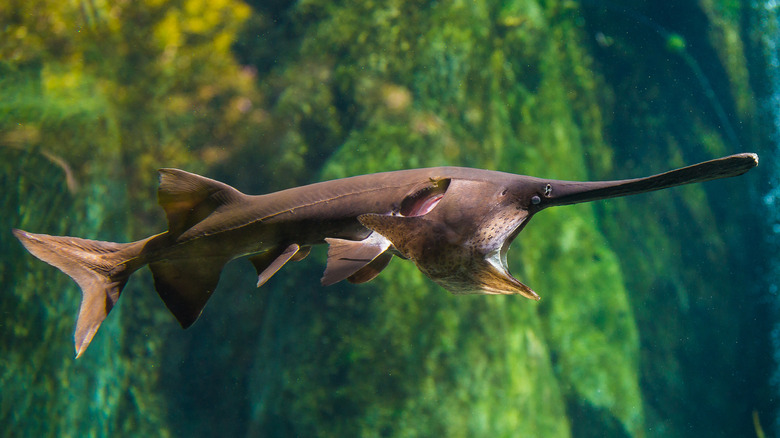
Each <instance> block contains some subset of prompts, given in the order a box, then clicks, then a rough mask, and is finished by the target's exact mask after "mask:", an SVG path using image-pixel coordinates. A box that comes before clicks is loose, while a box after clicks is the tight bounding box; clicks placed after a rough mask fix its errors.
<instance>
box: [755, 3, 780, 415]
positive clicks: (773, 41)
mask: <svg viewBox="0 0 780 438" xmlns="http://www.w3.org/2000/svg"><path fill="white" fill-rule="evenodd" d="M754 7H755V8H756V10H757V11H758V16H759V17H760V32H761V34H762V35H763V38H762V39H761V42H762V43H763V47H764V57H765V61H766V65H767V70H768V71H767V77H768V79H769V85H768V87H767V88H768V95H767V96H766V97H765V98H764V99H763V100H762V101H761V107H762V109H764V110H765V111H766V113H767V114H768V116H767V118H768V119H769V120H770V121H771V127H770V129H769V131H770V133H771V134H770V136H771V141H772V145H773V150H772V151H771V152H770V153H772V154H774V157H777V154H778V152H780V3H778V2H776V1H766V2H757V3H756V4H755V5H754ZM770 172H771V188H770V190H769V191H768V193H767V194H766V195H765V197H764V203H765V205H766V208H767V213H768V214H767V218H768V222H769V226H770V227H771V232H772V235H770V236H768V240H769V243H770V246H771V248H772V249H773V251H772V254H775V256H774V257H771V258H770V260H769V271H768V278H767V284H768V288H769V293H770V296H772V297H774V298H775V300H777V297H778V296H779V295H778V287H779V286H780V283H779V282H778V279H779V278H780V259H778V258H777V257H776V254H777V249H778V248H779V246H778V245H780V199H778V195H780V184H778V183H779V182H780V168H778V167H777V166H776V165H775V166H773V167H772V168H771V170H770ZM770 305H771V306H772V307H773V308H774V309H775V312H776V314H777V312H780V304H778V303H777V301H775V302H773V303H770ZM772 341H773V345H774V350H775V363H776V364H780V326H776V327H775V329H774V331H773V334H772ZM772 383H773V386H774V389H775V391H778V390H780V369H778V370H777V371H775V374H774V376H773V379H772ZM775 421H776V423H775V428H776V430H780V417H778V418H776V420H775Z"/></svg>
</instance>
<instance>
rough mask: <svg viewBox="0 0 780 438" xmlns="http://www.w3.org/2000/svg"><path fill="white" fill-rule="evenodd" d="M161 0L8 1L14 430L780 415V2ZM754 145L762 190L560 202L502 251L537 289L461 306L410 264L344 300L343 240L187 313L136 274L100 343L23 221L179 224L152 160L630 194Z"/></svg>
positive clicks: (40, 226) (695, 425) (669, 430)
mask: <svg viewBox="0 0 780 438" xmlns="http://www.w3.org/2000/svg"><path fill="white" fill-rule="evenodd" d="M154 3H155V5H154V6H153V7H152V6H150V5H147V4H146V3H145V2H126V3H123V4H114V3H111V4H109V3H106V2H99V1H98V2H94V1H93V2H70V3H67V4H64V5H53V4H48V3H46V2H24V4H20V5H16V6H15V8H17V9H16V10H14V11H13V12H9V11H3V10H0V29H4V31H3V32H4V34H3V37H2V38H0V169H2V170H0V181H2V187H3V189H4V191H3V193H2V195H0V211H3V214H2V215H0V260H1V261H2V263H0V279H2V280H1V281H0V284H2V293H0V312H1V315H2V318H0V387H2V391H1V392H0V427H2V429H3V430H6V431H11V432H10V433H12V434H14V433H15V434H17V435H18V436H100V437H102V436H112V437H117V436H170V437H179V436H181V437H184V436H187V437H190V436H194V437H200V436H202V437H206V436H214V435H221V436H248V437H288V436H323V437H328V436H332V437H343V436H388V437H395V436H420V437H426V436H453V437H457V436H469V437H514V436H524V437H545V438H547V437H589V436H606V437H627V436H628V437H648V438H650V437H665V438H666V437H688V436H708V437H751V438H752V437H756V436H762V433H763V435H764V436H774V435H775V434H774V432H776V431H777V430H780V420H778V418H780V416H778V413H777V404H776V402H775V401H774V400H776V399H777V393H778V391H780V371H777V363H778V362H780V325H778V320H779V318H780V317H778V315H780V310H779V309H778V306H777V304H776V297H777V287H778V286H779V285H780V283H777V281H776V279H777V278H778V274H780V269H778V268H777V266H780V260H778V259H777V256H775V254H777V249H778V246H779V245H780V238H778V236H779V235H780V230H778V229H777V228H776V227H777V226H778V225H777V224H780V207H779V206H778V202H780V189H778V188H777V187H778V181H780V170H777V169H778V168H777V156H778V154H780V151H779V150H778V144H779V142H778V134H777V133H778V126H780V111H778V107H780V94H779V93H780V71H778V68H780V59H778V56H780V55H778V46H777V44H778V41H780V36H779V35H778V23H777V19H778V4H777V2H775V1H765V2H758V1H754V2H752V3H751V4H750V5H742V4H740V3H739V2H696V1H686V2H653V1H640V0H635V1H630V2H622V3H619V4H615V3H612V2H607V1H599V0H588V1H583V2H540V1H531V0H517V1H509V2H494V3H489V2H479V1H477V2H434V3H429V4H425V5H420V4H419V2H410V1H405V0H392V1H388V2H331V1H326V0H309V1H305V2H300V1H299V2H294V1H279V2H271V3H269V2H260V1H250V2H244V1H241V0H224V1H221V2H217V3H214V2H211V3H204V2H198V1H193V0H187V1H185V2H183V3H182V2H169V1H159V2H154ZM748 6H749V7H748ZM756 59H760V61H755V60H756ZM763 68H768V69H769V71H768V72H764V71H759V70H758V69H763ZM757 77H766V78H767V79H768V81H769V84H765V83H764V81H758V80H757V79H755V78H757ZM751 81H752V82H751ZM756 102H758V103H759V104H758V106H757V107H756V106H754V104H755V103H756ZM766 114H771V116H765V115H766ZM769 133H771V134H769ZM740 145H745V146H744V148H745V149H743V146H740ZM747 151H750V152H758V153H759V154H760V155H761V164H760V166H759V168H758V169H755V170H752V171H751V172H749V173H748V174H746V175H744V176H740V177H737V178H731V179H727V180H722V181H716V182H709V183H705V184H696V185H690V186H685V187H682V188H676V189H671V190H665V191H662V192H656V193H653V194H647V195H639V196H633V197H630V198H625V199H612V200H607V201H600V202H595V203H590V204H583V205H576V206H565V207H557V208H550V209H548V210H545V211H543V212H540V213H539V214H538V215H537V216H535V217H534V218H532V219H531V220H530V221H529V223H528V226H527V227H526V228H525V229H524V230H523V231H522V233H520V234H519V236H518V238H517V239H516V241H515V242H514V243H513V245H512V248H511V249H510V250H509V252H508V254H507V262H508V265H509V268H510V270H511V271H512V273H513V274H514V276H515V277H517V278H518V279H519V280H521V281H522V282H523V283H525V284H527V285H528V286H530V287H531V288H533V289H534V291H536V292H537V293H538V294H539V295H540V296H541V301H539V302H538V303H537V302H535V301H531V300H527V299H525V298H523V297H520V296H509V297H501V296H481V295H476V296H453V295H451V294H449V293H447V292H446V291H445V290H444V289H442V288H441V287H440V286H439V285H437V284H436V283H434V282H432V281H430V280H429V279H428V278H426V277H425V276H424V275H422V274H421V273H420V271H419V270H418V269H417V268H416V267H415V266H414V264H413V263H411V262H410V261H407V260H401V259H400V258H397V257H396V258H395V259H394V260H393V261H392V262H391V263H390V265H389V266H388V267H387V269H385V270H384V271H383V272H382V273H381V274H380V275H379V276H378V277H377V278H375V279H374V280H372V281H370V282H368V283H365V284H361V285H351V284H347V283H346V282H341V283H338V284H336V285H333V286H329V287H322V286H321V285H320V283H319V279H320V277H321V276H322V274H323V270H324V268H325V261H326V259H327V247H325V246H324V245H323V246H317V247H315V248H314V249H313V250H312V253H311V254H310V255H309V256H308V257H307V258H306V259H305V260H301V261H298V262H290V263H288V264H287V265H285V266H284V267H283V268H282V270H280V271H279V272H278V273H277V274H276V275H274V276H273V278H271V279H270V280H269V281H268V282H267V283H266V284H264V285H263V286H262V287H261V288H260V289H256V288H255V283H256V280H257V275H256V273H255V270H254V269H253V267H252V266H251V265H250V264H249V263H246V262H235V263H230V264H228V265H227V266H226V267H225V270H224V271H223V272H222V275H221V278H220V282H219V287H218V288H217V290H216V291H215V292H214V294H213V296H212V297H211V298H210V299H209V302H208V305H207V306H206V307H205V309H204V312H203V314H202V315H201V316H200V318H199V319H198V320H197V322H195V324H194V325H193V326H192V327H191V328H189V329H187V330H181V329H180V328H179V325H178V324H177V322H176V320H175V318H174V317H172V315H171V314H170V312H169V311H168V310H167V309H166V307H165V305H164V304H163V303H162V301H161V300H160V298H159V297H158V296H157V293H156V292H155V285H154V281H153V279H152V276H151V275H150V273H149V271H148V270H147V269H145V268H144V269H142V270H140V271H139V272H138V273H136V274H134V275H133V276H132V278H131V279H130V281H129V282H128V285H127V287H126V288H125V289H124V290H123V292H122V294H121V297H120V298H119V300H118V301H117V303H116V305H115V306H114V307H113V308H112V309H111V311H110V314H109V315H108V317H107V318H106V319H105V321H104V322H103V324H102V325H101V327H100V329H99V331H98V332H97V334H96V335H95V338H94V340H93V341H92V343H91V344H90V345H89V348H88V349H87V350H86V351H85V352H83V354H82V355H81V357H80V358H79V359H77V360H75V359H74V358H73V355H74V345H73V344H74V342H73V331H74V326H75V323H76V316H77V314H78V309H79V302H80V299H81V298H80V297H81V294H80V292H79V290H78V288H77V287H76V285H75V284H74V283H73V282H72V281H70V279H68V278H67V277H66V276H65V275H62V274H61V273H59V272H58V271H57V270H56V269H53V268H50V267H48V266H47V265H45V264H44V263H42V262H39V261H38V260H37V259H35V258H33V257H32V256H30V255H29V253H27V252H26V251H25V250H24V249H23V248H22V246H21V245H19V242H17V241H16V239H15V238H14V237H13V235H12V234H11V233H9V232H3V231H2V230H6V231H7V230H9V229H11V228H21V229H24V230H28V231H30V232H36V233H47V234H52V235H71V236H79V237H85V238H90V239H99V240H105V241H116V242H128V241H134V240H138V239H143V238H146V237H148V236H150V235H153V234H156V233H159V232H162V231H164V230H165V229H166V228H167V226H168V224H167V221H166V216H165V214H164V212H163V210H162V209H161V208H160V207H159V206H158V205H157V197H156V190H157V186H158V177H157V172H156V169H157V168H160V167H177V168H182V169H186V170H189V171H192V172H197V173H200V174H203V175H207V176H209V177H211V178H214V179H217V180H219V181H224V182H225V183H228V184H230V185H232V186H235V187H236V188H238V189H239V190H241V191H243V192H245V193H252V194H255V193H257V194H260V193H267V192H272V191H276V190H280V189H284V188H288V187H294V186H299V185H303V184H308V183H311V182H316V181H322V180H329V179H334V178H340V177H344V176H349V175H356V174H361V173H372V172H380V171H387V170H396V169H402V168H414V167H425V166H439V165H457V166H470V167H478V168H483V169H491V170H501V171H506V172H512V173H519V174H530V175H534V176H539V177H545V178H556V179H567V180H605V179H620V178H630V177H637V176H644V175H649V174H653V173H657V172H661V171H665V170H668V169H671V168H674V167H680V166H683V165H686V164H692V163H694V162H698V161H704V160H707V159H710V158H714V157H717V156H722V155H728V154H731V153H736V152H747ZM775 172H777V174H775ZM746 194H747V195H746ZM756 194H757V195H756ZM756 198H758V199H759V202H758V204H760V205H757V206H756V205H753V200H754V199H756ZM218 200H219V199H217V200H216V201H218ZM760 200H763V201H764V202H763V203H761V202H760ZM216 201H215V202H216ZM442 202H443V201H442ZM169 206H170V205H169ZM199 213H202V211H201V210H198V211H197V212H195V213H194V214H196V215H197V214H199ZM773 227H774V228H773ZM201 267H207V266H206V265H201ZM203 271H205V269H204V270H203ZM195 274H197V275H201V276H202V275H203V274H204V272H202V271H201V270H198V271H197V272H195V273H185V274H183V275H184V276H185V277H187V278H189V279H192V278H194V277H195V276H196V275H195ZM773 350H774V351H775V353H774V354H773V353H771V351H773Z"/></svg>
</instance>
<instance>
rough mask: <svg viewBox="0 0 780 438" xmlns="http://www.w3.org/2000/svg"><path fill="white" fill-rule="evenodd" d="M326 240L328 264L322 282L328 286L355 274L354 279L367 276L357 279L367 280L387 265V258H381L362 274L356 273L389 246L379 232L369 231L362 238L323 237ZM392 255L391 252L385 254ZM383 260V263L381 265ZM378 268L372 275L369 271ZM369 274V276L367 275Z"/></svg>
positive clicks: (387, 241) (388, 242)
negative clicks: (367, 234) (369, 232)
mask: <svg viewBox="0 0 780 438" xmlns="http://www.w3.org/2000/svg"><path fill="white" fill-rule="evenodd" d="M325 241H326V242H328V245H329V247H328V265H327V267H326V268H325V274H323V276H322V280H321V282H322V284H323V285H324V286H329V285H331V284H334V283H338V282H339V281H341V280H344V279H346V278H349V277H351V276H353V275H356V277H355V278H356V279H362V278H364V277H366V276H368V278H367V279H365V280H363V281H359V282H360V283H363V282H365V281H368V280H370V279H372V278H374V277H376V275H377V274H379V271H381V270H382V269H384V267H385V266H387V263H389V262H390V260H389V258H388V259H387V260H385V259H384V258H382V259H381V262H377V264H376V265H374V267H373V268H369V269H368V270H367V271H365V273H364V274H362V275H358V273H359V272H360V271H361V270H362V269H363V268H368V266H369V265H371V263H372V262H373V261H374V260H376V259H377V258H378V257H379V256H380V254H382V253H384V252H385V251H387V250H388V248H390V245H391V244H390V241H389V240H387V239H386V238H385V237H384V236H382V235H381V234H379V233H371V234H369V236H368V237H366V238H365V239H363V240H345V239H333V238H327V239H325ZM387 255H388V256H389V257H392V254H387ZM382 262H384V265H382ZM377 268H378V269H379V270H378V271H376V273H374V274H373V275H370V274H369V273H370V272H371V271H372V270H374V269H377ZM369 275H370V276H369Z"/></svg>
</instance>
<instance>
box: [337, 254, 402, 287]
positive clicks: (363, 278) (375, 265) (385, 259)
mask: <svg viewBox="0 0 780 438" xmlns="http://www.w3.org/2000/svg"><path fill="white" fill-rule="evenodd" d="M392 258H393V255H392V254H390V253H389V252H384V253H382V254H379V255H378V256H377V257H376V258H375V259H374V260H372V261H371V263H369V264H367V265H366V266H363V267H362V268H360V270H359V271H357V272H355V273H354V274H352V275H350V276H349V277H347V281H349V282H350V283H352V284H361V283H366V282H368V281H371V280H373V279H374V277H376V276H377V275H379V273H380V272H382V270H383V269H385V268H386V267H387V265H389V264H390V260H392Z"/></svg>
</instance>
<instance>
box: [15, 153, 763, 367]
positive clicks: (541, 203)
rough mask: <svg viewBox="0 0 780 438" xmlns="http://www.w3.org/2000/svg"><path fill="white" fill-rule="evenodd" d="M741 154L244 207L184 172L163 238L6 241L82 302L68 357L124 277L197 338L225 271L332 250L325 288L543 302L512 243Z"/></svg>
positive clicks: (262, 271)
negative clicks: (554, 215)
mask: <svg viewBox="0 0 780 438" xmlns="http://www.w3.org/2000/svg"><path fill="white" fill-rule="evenodd" d="M757 165H758V156H757V155H756V154H752V153H743V154H738V155H732V156H728V157H723V158H718V159H715V160H711V161H705V162H702V163H699V164H695V165H692V166H688V167H683V168H680V169H676V170H671V171H668V172H665V173H661V174H658V175H654V176H649V177H644V178H636V179H627V180H618V181H593V182H576V181H558V180H551V179H543V178H536V177H530V176H523V175H515V174H512V173H504V172H497V171H490V170H481V169H471V168H463V167H433V168H424V169H410V170H399V171H392V172H383V173H375V174H369V175H361V176H354V177H350V178H343V179H337V180H332V181H326V182H320V183H315V184H311V185H306V186H301V187H295V188H290V189H287V190H282V191H279V192H274V193H269V194H265V195H246V194H244V193H241V192H240V191H238V190H236V189H235V188H233V187H231V186H229V185H227V184H224V183H221V182H218V181H215V180H213V179H209V178H206V177H203V176H199V175H195V174H192V173H189V172H186V171H183V170H179V169H160V170H159V176H160V185H159V189H158V192H157V199H158V203H159V205H160V206H161V207H162V208H163V210H164V211H165V216H166V218H167V222H168V230H167V231H165V232H163V233H160V234H156V235H153V236H150V237H147V238H145V239H142V240H139V241H136V242H130V243H114V242H102V241H96V240H88V239H82V238H76V237H67V236H50V235H46V234H34V233H30V232H27V231H23V230H18V229H14V230H13V233H14V235H15V236H16V238H17V239H19V241H20V242H21V243H22V245H24V247H25V248H26V249H27V250H28V251H29V252H30V253H31V254H32V255H34V256H35V257H37V258H39V259H40V260H43V261H44V262H46V263H48V264H50V265H52V266H55V267H57V268H59V269H60V270H61V271H62V272H64V273H65V274H67V275H68V276H70V277H71V278H72V279H73V280H74V281H75V282H76V283H78V285H79V287H80V288H81V292H82V301H81V305H80V308H79V313H78V320H77V323H76V330H75V334H74V340H75V348H76V357H77V358H78V357H79V356H81V355H82V354H83V353H84V351H85V350H86V349H87V347H88V346H89V343H90V342H91V341H92V339H93V337H94V336H95V333H96V332H97V330H98V328H99V327H100V324H101V323H102V322H103V320H104V319H105V318H106V316H107V315H108V314H109V312H110V311H111V309H112V308H113V307H114V306H115V305H116V303H117V300H119V296H120V295H121V293H122V289H123V288H124V287H125V285H126V284H127V281H128V279H129V277H130V275H131V274H133V273H134V272H136V271H137V270H139V269H141V268H142V267H144V266H149V268H150V269H151V271H152V276H153V278H154V287H155V290H156V291H157V293H158V294H159V296H160V298H162V301H163V302H164V303H165V305H166V306H167V308H168V309H169V310H170V312H171V313H172V314H173V315H174V317H175V318H176V319H177V320H178V322H179V323H180V324H181V326H182V327H184V328H187V327H189V326H191V325H192V324H193V323H194V322H195V321H196V320H197V319H198V317H199V316H200V314H201V312H202V311H203V308H204V306H205V305H206V302H207V301H208V300H209V298H210V297H211V295H212V294H213V293H214V291H215V290H216V288H217V283H218V282H219V277H220V273H221V272H222V269H223V267H224V266H225V264H226V263H227V262H229V261H231V260H233V259H236V258H240V257H248V259H249V261H250V262H251V263H252V264H253V265H254V267H255V269H256V271H257V275H258V281H257V286H258V287H260V286H262V285H263V284H264V283H265V282H266V281H268V280H269V279H270V278H271V276H273V275H274V274H275V273H276V272H277V271H279V269H280V268H281V267H282V266H284V265H285V263H287V262H289V261H298V260H301V259H303V258H304V257H306V256H307V255H308V254H309V251H310V249H311V247H312V246H314V245H320V244H327V245H328V255H327V263H326V268H325V272H324V275H323V277H322V279H321V283H322V284H323V285H325V286H327V285H331V284H334V283H337V282H339V281H342V280H347V281H349V282H352V283H356V284H359V283H365V282H367V281H370V280H371V279H373V278H374V277H376V276H377V275H378V274H379V273H380V272H381V271H382V270H383V269H384V268H385V267H386V266H387V265H388V263H390V260H391V259H392V258H393V257H394V256H396V257H399V258H402V259H407V260H410V261H411V262H413V263H414V264H415V265H417V268H419V270H420V271H422V273H423V274H425V275H426V276H428V277H429V278H430V279H431V280H433V281H434V282H436V283H438V284H439V285H441V286H442V287H443V288H444V289H447V290H449V291H450V292H452V293H454V294H518V295H521V296H524V297H526V298H530V299H532V300H539V295H537V293H536V292H534V291H533V290H532V289H531V288H529V287H528V286H526V285H525V284H523V283H521V282H520V281H518V280H517V279H516V278H514V277H513V276H512V275H511V274H510V272H509V268H508V267H507V250H508V248H509V245H510V244H511V243H512V241H513V240H514V239H515V237H517V235H518V234H519V233H520V232H521V231H522V230H523V228H524V227H525V226H526V225H527V224H528V222H529V220H530V219H531V217H533V216H534V215H535V214H536V213H538V212H540V211H541V210H543V209H545V208H548V207H553V206H560V205H567V204H575V203H579V202H587V201H594V200H598V199H605V198H612V197H617V196H626V195H633V194H637V193H643V192H649V191H653V190H660V189H665V188H668V187H672V186H678V185H682V184H689V183H696V182H703V181H709V180H713V179H718V178H726V177H732V176H737V175H741V174H743V173H745V172H747V171H748V170H750V169H752V168H753V167H755V166H757Z"/></svg>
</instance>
